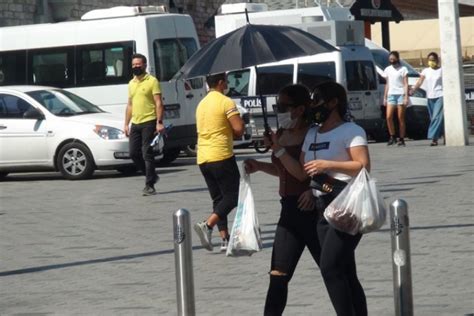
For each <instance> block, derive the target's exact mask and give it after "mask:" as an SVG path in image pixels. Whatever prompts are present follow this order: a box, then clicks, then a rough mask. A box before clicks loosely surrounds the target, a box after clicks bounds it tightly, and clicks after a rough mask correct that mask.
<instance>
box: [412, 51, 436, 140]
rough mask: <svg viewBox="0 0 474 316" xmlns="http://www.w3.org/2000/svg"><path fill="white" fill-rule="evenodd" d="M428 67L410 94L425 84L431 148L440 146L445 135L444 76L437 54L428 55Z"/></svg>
mask: <svg viewBox="0 0 474 316" xmlns="http://www.w3.org/2000/svg"><path fill="white" fill-rule="evenodd" d="M428 66H429V67H428V68H425V69H423V71H422V72H421V74H420V79H418V81H417V82H416V84H415V86H414V87H413V90H411V91H410V94H413V93H414V92H415V91H416V89H418V88H419V87H420V86H421V85H422V84H423V83H424V84H425V87H426V97H427V98H428V113H429V114H430V126H429V128H428V139H431V145H430V146H438V139H439V138H440V137H441V136H442V135H443V133H444V113H443V79H442V75H443V74H442V71H441V67H440V66H439V57H438V54H436V53H435V52H431V53H429V54H428Z"/></svg>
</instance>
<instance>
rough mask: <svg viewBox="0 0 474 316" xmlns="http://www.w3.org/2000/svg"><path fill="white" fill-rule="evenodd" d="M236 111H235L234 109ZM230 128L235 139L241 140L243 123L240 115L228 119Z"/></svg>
mask: <svg viewBox="0 0 474 316" xmlns="http://www.w3.org/2000/svg"><path fill="white" fill-rule="evenodd" d="M236 111H237V109H236ZM228 120H229V123H230V127H231V128H232V133H233V134H234V137H235V138H241V137H242V135H244V127H245V126H244V121H243V120H242V118H241V117H240V115H239V114H238V111H237V114H235V115H232V116H231V117H229V118H228Z"/></svg>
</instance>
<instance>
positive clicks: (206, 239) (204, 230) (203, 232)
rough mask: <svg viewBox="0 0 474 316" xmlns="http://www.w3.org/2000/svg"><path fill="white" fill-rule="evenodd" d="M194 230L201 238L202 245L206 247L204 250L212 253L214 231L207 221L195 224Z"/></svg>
mask: <svg viewBox="0 0 474 316" xmlns="http://www.w3.org/2000/svg"><path fill="white" fill-rule="evenodd" d="M194 230H195V231H196V233H197V235H198V236H199V239H201V245H202V246H203V247H204V249H207V250H209V251H212V249H213V247H212V242H211V239H212V229H209V228H208V227H207V224H206V221H203V222H199V223H196V224H194Z"/></svg>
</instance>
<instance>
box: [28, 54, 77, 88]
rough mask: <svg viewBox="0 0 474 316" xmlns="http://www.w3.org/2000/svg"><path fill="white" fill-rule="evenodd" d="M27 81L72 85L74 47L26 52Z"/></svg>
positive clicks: (52, 84)
mask: <svg viewBox="0 0 474 316" xmlns="http://www.w3.org/2000/svg"><path fill="white" fill-rule="evenodd" d="M28 65H29V66H28V82H29V83H31V84H35V85H47V86H55V87H60V88H64V87H70V86H73V85H74V48H73V47H62V48H51V49H40V50H31V51H29V52H28Z"/></svg>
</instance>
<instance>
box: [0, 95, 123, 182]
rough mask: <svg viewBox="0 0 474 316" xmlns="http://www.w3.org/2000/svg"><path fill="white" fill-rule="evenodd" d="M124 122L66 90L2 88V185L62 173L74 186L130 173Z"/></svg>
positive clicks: (0, 161)
mask: <svg viewBox="0 0 474 316" xmlns="http://www.w3.org/2000/svg"><path fill="white" fill-rule="evenodd" d="M123 123H124V121H123V118H122V117H121V116H119V115H116V114H112V113H107V112H104V111H103V110H102V109H100V108H99V107H97V106H95V105H93V104H91V103H90V102H88V101H86V100H84V99H82V98H80V97H79V96H77V95H75V94H73V93H71V92H69V91H65V90H61V89H56V88H51V87H41V86H9V87H0V148H1V150H0V179H1V178H4V177H5V176H6V175H7V174H8V173H9V172H25V171H44V170H58V171H60V172H61V173H62V175H63V176H64V177H65V178H67V179H71V180H78V179H86V178H89V177H91V176H92V174H93V172H94V170H95V169H117V170H120V169H121V168H124V170H125V169H126V168H127V167H131V164H132V161H131V160H130V159H129V153H128V138H127V137H126V136H125V133H124V131H123Z"/></svg>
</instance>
